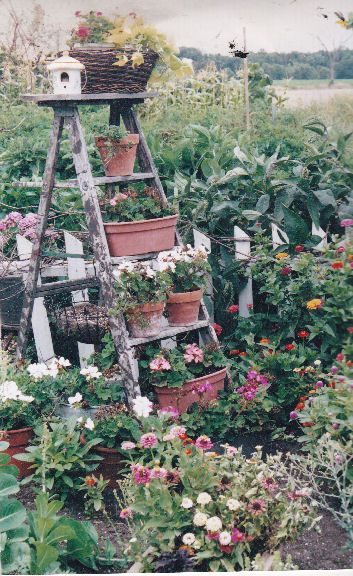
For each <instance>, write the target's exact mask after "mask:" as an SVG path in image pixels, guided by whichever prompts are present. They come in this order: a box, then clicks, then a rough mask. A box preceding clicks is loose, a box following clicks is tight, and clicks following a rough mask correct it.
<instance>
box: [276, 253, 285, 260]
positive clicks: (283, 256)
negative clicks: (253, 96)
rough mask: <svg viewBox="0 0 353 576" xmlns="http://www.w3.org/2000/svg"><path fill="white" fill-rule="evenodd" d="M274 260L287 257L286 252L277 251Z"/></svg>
mask: <svg viewBox="0 0 353 576" xmlns="http://www.w3.org/2000/svg"><path fill="white" fill-rule="evenodd" d="M275 258H276V260H283V258H288V254H287V252H278V254H276V256H275Z"/></svg>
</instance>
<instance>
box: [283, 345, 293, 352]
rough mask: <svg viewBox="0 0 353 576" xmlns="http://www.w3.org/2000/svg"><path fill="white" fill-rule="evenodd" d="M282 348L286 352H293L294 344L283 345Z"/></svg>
mask: <svg viewBox="0 0 353 576" xmlns="http://www.w3.org/2000/svg"><path fill="white" fill-rule="evenodd" d="M284 347H285V349H286V350H289V351H290V350H294V348H295V344H285V345H284Z"/></svg>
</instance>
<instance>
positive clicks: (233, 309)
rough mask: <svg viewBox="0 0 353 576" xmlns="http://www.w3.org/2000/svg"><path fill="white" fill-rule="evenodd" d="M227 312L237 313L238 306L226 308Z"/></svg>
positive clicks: (233, 305)
mask: <svg viewBox="0 0 353 576" xmlns="http://www.w3.org/2000/svg"><path fill="white" fill-rule="evenodd" d="M227 312H229V314H236V313H237V312H239V306H238V304H232V305H231V306H229V307H228V308H227Z"/></svg>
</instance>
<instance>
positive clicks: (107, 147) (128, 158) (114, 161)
mask: <svg viewBox="0 0 353 576" xmlns="http://www.w3.org/2000/svg"><path fill="white" fill-rule="evenodd" d="M95 140H96V146H97V148H98V151H99V154H100V157H101V159H102V162H103V166H104V171H105V174H106V176H130V175H131V174H132V173H133V171H134V164H135V159H136V151H137V145H138V143H139V141H140V136H139V134H128V135H127V136H125V138H122V139H121V140H111V139H110V138H106V137H103V136H96V138H95Z"/></svg>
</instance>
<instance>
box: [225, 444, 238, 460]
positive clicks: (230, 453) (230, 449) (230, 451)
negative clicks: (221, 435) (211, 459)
mask: <svg viewBox="0 0 353 576" xmlns="http://www.w3.org/2000/svg"><path fill="white" fill-rule="evenodd" d="M237 452H238V449H237V448H236V447H235V446H227V450H226V455H227V456H228V458H233V456H235V454H236V453H237Z"/></svg>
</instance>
